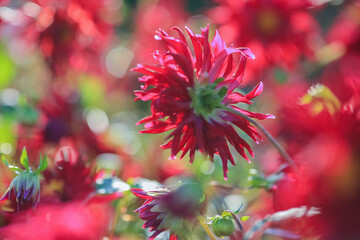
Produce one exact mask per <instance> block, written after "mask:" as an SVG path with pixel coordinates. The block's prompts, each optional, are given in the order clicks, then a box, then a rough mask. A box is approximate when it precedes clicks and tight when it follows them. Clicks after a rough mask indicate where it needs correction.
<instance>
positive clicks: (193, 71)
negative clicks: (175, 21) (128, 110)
mask: <svg viewBox="0 0 360 240" xmlns="http://www.w3.org/2000/svg"><path fill="white" fill-rule="evenodd" d="M173 29H174V30H175V31H176V32H177V33H178V35H179V38H175V37H171V36H169V35H168V34H167V33H166V32H164V31H163V30H161V29H160V30H159V31H158V32H157V35H156V36H155V37H156V38H157V39H158V40H162V41H163V43H164V44H165V46H166V48H167V52H165V53H164V54H159V53H158V52H155V53H154V58H155V59H156V60H157V61H158V65H156V66H151V65H138V67H137V68H135V69H133V70H134V71H138V72H140V73H143V74H145V75H144V76H143V77H141V78H140V79H139V81H141V82H143V83H144V85H143V86H142V90H139V91H136V92H135V95H136V100H139V99H140V100H143V101H148V100H151V101H152V103H151V112H152V115H151V116H148V117H146V118H144V119H142V120H140V121H139V122H138V124H141V123H145V130H143V131H141V133H162V132H165V131H168V130H170V129H174V131H173V132H172V133H171V134H170V135H169V136H168V137H167V140H169V141H168V142H167V143H166V144H164V145H163V146H162V147H163V148H171V156H172V157H173V158H174V157H175V155H176V154H177V153H179V152H180V151H182V152H183V153H182V155H181V158H182V157H184V156H185V154H186V153H188V152H190V162H193V161H194V155H195V151H197V150H199V151H200V152H202V153H204V154H206V155H209V156H210V157H211V159H212V158H213V156H214V154H219V155H220V157H221V159H222V162H223V169H224V177H225V179H226V177H227V172H228V168H227V161H228V160H230V162H231V163H232V164H233V165H235V162H234V159H233V157H232V155H231V152H230V150H229V147H228V142H229V143H230V144H231V145H233V146H234V148H235V149H236V151H238V152H239V153H240V154H241V155H242V156H243V157H244V158H245V159H247V160H248V157H247V156H246V154H245V150H244V148H246V149H247V151H248V152H249V153H250V154H251V156H253V152H252V150H251V148H250V145H249V144H248V143H247V142H246V141H245V140H244V139H242V138H241V137H240V136H239V134H238V133H237V131H236V130H235V128H234V126H236V127H238V128H240V129H241V130H242V131H243V132H245V133H246V134H247V135H248V136H250V137H251V138H252V139H253V140H254V141H256V142H258V140H261V136H260V135H259V134H258V132H257V131H256V129H255V128H254V127H253V126H251V125H250V122H249V121H248V120H246V119H244V118H242V117H240V116H238V115H237V114H235V113H233V112H230V111H229V110H227V109H225V107H228V108H231V109H232V110H234V111H238V112H240V113H242V114H244V115H247V116H248V117H251V118H257V119H260V120H262V119H267V118H273V116H272V115H266V114H260V113H253V112H249V111H247V110H244V109H241V108H239V107H236V106H235V104H236V103H239V102H241V103H245V104H251V103H252V102H251V101H250V100H251V99H253V98H254V97H256V96H258V95H259V94H260V93H261V92H262V89H263V84H262V83H261V82H260V83H259V84H258V85H257V86H256V87H255V89H254V90H253V91H251V92H250V93H248V94H247V95H243V94H241V93H239V92H235V91H234V90H235V88H236V87H237V86H238V85H239V83H240V82H241V81H242V79H243V75H244V70H245V65H246V60H247V58H250V59H254V58H255V56H254V55H253V54H252V52H251V51H250V49H248V48H233V47H226V45H225V42H224V41H223V40H222V38H221V37H220V35H219V34H218V32H216V34H215V37H214V39H213V41H212V42H211V43H209V40H208V35H209V27H206V28H205V29H202V31H201V35H196V34H194V33H193V32H192V31H191V30H190V29H188V28H187V32H188V34H189V36H190V39H191V42H192V45H193V47H194V52H195V56H193V55H192V54H191V51H190V48H189V46H188V44H187V42H186V39H185V36H184V34H183V33H182V31H181V30H180V29H179V28H177V27H174V28H173ZM234 54H237V55H238V56H234ZM235 57H237V58H235ZM236 59H238V60H236Z"/></svg>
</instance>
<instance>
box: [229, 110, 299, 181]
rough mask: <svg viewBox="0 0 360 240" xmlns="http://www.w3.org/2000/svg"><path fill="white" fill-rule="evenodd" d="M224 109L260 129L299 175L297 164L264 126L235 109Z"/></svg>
mask: <svg viewBox="0 0 360 240" xmlns="http://www.w3.org/2000/svg"><path fill="white" fill-rule="evenodd" d="M223 108H224V109H225V110H227V111H229V112H231V113H234V114H236V115H238V116H240V117H242V118H244V119H246V120H248V121H249V122H251V123H252V124H253V125H254V126H256V127H257V128H259V129H260V130H261V131H262V132H263V133H264V135H265V136H266V137H267V138H268V139H269V141H270V142H271V143H272V144H273V145H274V147H275V148H276V149H277V150H278V152H279V154H280V155H281V156H282V157H283V158H284V159H285V161H286V162H288V163H289V164H290V166H291V167H292V168H293V169H294V171H295V173H296V174H299V169H298V168H297V166H296V165H295V162H294V161H293V160H292V159H291V157H290V156H289V154H288V153H287V152H286V151H285V149H284V148H283V147H282V146H281V145H280V143H279V142H278V141H277V140H276V139H275V138H274V137H273V136H272V135H271V134H270V133H269V132H268V131H267V130H266V129H265V128H264V126H263V125H261V124H260V123H258V122H256V121H255V120H254V119H252V118H250V117H249V116H246V115H245V114H243V113H241V112H238V111H236V110H235V109H233V108H231V107H229V106H223Z"/></svg>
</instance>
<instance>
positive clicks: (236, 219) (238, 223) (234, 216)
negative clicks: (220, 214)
mask: <svg viewBox="0 0 360 240" xmlns="http://www.w3.org/2000/svg"><path fill="white" fill-rule="evenodd" d="M227 212H229V213H230V214H231V216H232V218H233V219H234V220H235V222H236V224H237V225H238V227H239V229H240V231H241V233H242V234H243V233H244V227H243V226H242V225H241V223H240V221H239V219H238V218H237V217H236V215H235V214H234V213H233V212H231V211H229V210H227Z"/></svg>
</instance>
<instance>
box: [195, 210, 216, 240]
mask: <svg viewBox="0 0 360 240" xmlns="http://www.w3.org/2000/svg"><path fill="white" fill-rule="evenodd" d="M197 218H198V220H199V222H200V224H201V226H202V227H203V228H204V230H205V232H206V233H207V235H208V236H209V237H210V239H211V240H216V237H215V236H214V234H213V233H212V232H211V230H210V228H209V226H208V225H207V223H206V221H205V219H204V218H203V217H202V216H201V215H197Z"/></svg>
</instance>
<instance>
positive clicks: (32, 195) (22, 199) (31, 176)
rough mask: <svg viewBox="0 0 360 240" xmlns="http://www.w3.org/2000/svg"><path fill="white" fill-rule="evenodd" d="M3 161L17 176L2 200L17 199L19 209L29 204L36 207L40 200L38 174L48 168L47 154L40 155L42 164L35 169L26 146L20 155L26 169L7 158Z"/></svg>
mask: <svg viewBox="0 0 360 240" xmlns="http://www.w3.org/2000/svg"><path fill="white" fill-rule="evenodd" d="M3 162H4V163H5V164H6V166H7V167H8V168H9V169H11V170H13V171H14V172H15V173H16V174H17V176H16V177H15V178H14V179H13V180H12V182H11V184H10V186H9V188H8V189H7V190H6V192H5V194H4V195H3V196H2V197H1V199H0V201H5V200H15V201H16V203H17V210H18V211H20V210H24V209H26V208H28V206H32V207H33V208H35V207H36V205H37V204H38V203H39V201H40V181H39V177H38V175H39V174H40V172H41V171H43V170H45V169H46V168H47V157H46V155H45V156H44V157H43V158H42V157H41V156H40V164H39V166H38V168H37V169H36V170H34V171H33V170H32V168H31V167H30V166H29V159H28V156H27V152H26V148H25V147H24V148H23V150H22V153H21V157H20V163H21V165H22V166H23V167H24V168H25V169H21V168H19V167H17V166H15V165H11V164H9V163H8V161H7V160H5V159H3Z"/></svg>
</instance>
